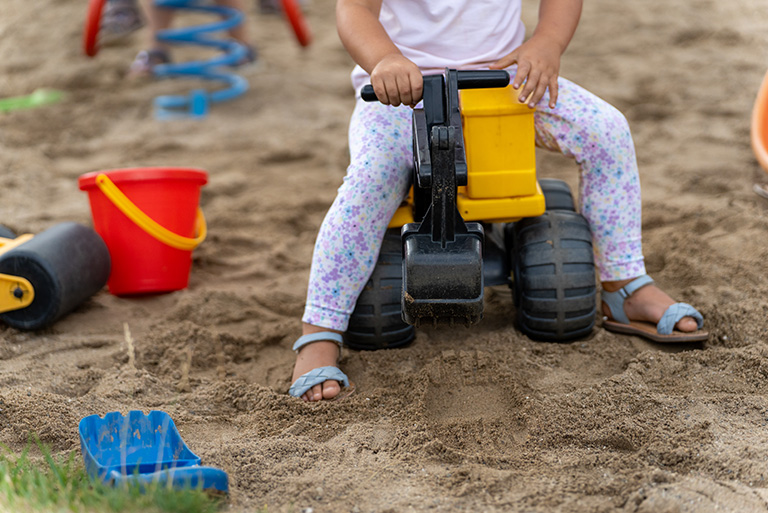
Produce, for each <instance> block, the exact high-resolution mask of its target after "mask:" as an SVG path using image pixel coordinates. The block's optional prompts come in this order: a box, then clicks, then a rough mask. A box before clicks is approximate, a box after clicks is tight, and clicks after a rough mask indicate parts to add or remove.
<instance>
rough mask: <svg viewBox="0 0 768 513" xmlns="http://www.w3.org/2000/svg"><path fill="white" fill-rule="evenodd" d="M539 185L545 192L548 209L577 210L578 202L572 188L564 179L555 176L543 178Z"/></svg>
mask: <svg viewBox="0 0 768 513" xmlns="http://www.w3.org/2000/svg"><path fill="white" fill-rule="evenodd" d="M539 185H540V186H541V190H542V192H543V193H544V201H546V205H547V210H568V211H570V212H575V211H576V204H575V203H574V201H573V196H572V195H571V188H570V187H568V184H567V183H565V182H564V181H562V180H556V179H554V178H541V179H540V180H539Z"/></svg>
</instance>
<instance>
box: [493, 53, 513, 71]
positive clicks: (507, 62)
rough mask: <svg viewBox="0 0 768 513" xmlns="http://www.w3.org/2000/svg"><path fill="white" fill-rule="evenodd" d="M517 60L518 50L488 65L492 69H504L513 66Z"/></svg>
mask: <svg viewBox="0 0 768 513" xmlns="http://www.w3.org/2000/svg"><path fill="white" fill-rule="evenodd" d="M516 62H517V52H513V53H510V54H509V55H505V56H504V57H502V58H501V59H499V60H498V61H496V62H494V63H493V64H491V65H490V66H488V67H489V68H490V69H504V68H508V67H510V66H512V65H513V64H514V63H516Z"/></svg>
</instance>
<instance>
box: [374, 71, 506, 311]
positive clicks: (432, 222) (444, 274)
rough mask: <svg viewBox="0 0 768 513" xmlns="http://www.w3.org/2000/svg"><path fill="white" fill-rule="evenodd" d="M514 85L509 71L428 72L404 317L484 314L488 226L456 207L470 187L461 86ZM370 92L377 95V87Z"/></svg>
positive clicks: (417, 122)
mask: <svg viewBox="0 0 768 513" xmlns="http://www.w3.org/2000/svg"><path fill="white" fill-rule="evenodd" d="M508 84H509V74H508V73H507V72H506V71H503V70H489V71H456V70H446V72H445V74H444V75H428V76H425V77H424V96H423V98H424V100H423V108H421V109H419V108H417V109H414V113H413V125H414V126H413V138H414V143H413V153H414V163H415V173H414V176H415V179H414V195H415V199H416V213H415V216H414V217H415V220H416V221H417V222H414V223H408V224H406V225H404V226H403V228H402V231H401V237H402V242H403V296H402V315H403V320H404V321H405V322H407V323H408V324H413V325H416V326H418V325H419V324H421V323H422V322H424V321H427V322H431V323H433V324H437V323H438V322H442V321H447V322H448V323H451V324H452V323H460V324H466V325H470V324H473V323H475V322H478V321H479V320H480V319H481V318H482V315H483V287H484V283H483V255H482V249H483V243H484V232H483V227H482V225H481V224H480V223H476V222H469V223H465V222H464V219H463V218H462V217H461V214H460V213H459V211H458V209H457V207H456V195H457V187H459V186H463V185H467V164H466V157H465V152H464V137H463V132H462V122H461V113H460V111H459V92H458V91H459V89H480V88H489V87H505V86H507V85H508ZM362 98H363V99H364V100H366V101H373V100H375V99H376V96H375V93H374V92H373V89H372V88H371V87H370V86H366V87H365V88H363V91H362ZM420 203H421V205H422V206H421V207H420V206H419V204H420ZM424 205H425V206H424Z"/></svg>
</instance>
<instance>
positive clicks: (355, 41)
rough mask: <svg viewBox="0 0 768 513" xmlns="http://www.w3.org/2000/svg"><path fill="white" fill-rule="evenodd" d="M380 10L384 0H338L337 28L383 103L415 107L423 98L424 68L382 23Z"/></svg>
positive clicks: (342, 40) (343, 41) (346, 46)
mask: <svg viewBox="0 0 768 513" xmlns="http://www.w3.org/2000/svg"><path fill="white" fill-rule="evenodd" d="M380 9H381V0H338V1H337V3H336V29H337V30H338V32H339V37H340V38H341V42H342V43H343V44H344V47H345V48H346V49H347V51H348V52H349V54H350V55H351V56H352V59H353V60H354V61H355V62H356V63H357V64H359V65H360V67H362V68H363V69H364V70H365V71H367V72H368V74H370V75H371V85H372V86H373V90H374V91H375V92H376V96H377V97H378V98H379V100H380V101H381V102H382V103H385V104H388V105H394V106H397V105H400V104H401V103H402V104H404V105H410V106H414V105H416V104H417V103H418V102H419V101H420V100H421V94H422V77H421V71H419V68H418V66H416V64H414V63H413V62H411V61H410V60H408V59H407V58H405V57H404V56H403V54H402V53H400V50H398V49H397V47H396V46H395V44H394V43H393V42H392V40H391V39H390V38H389V35H388V34H387V33H386V31H385V30H384V27H382V26H381V23H379V10H380Z"/></svg>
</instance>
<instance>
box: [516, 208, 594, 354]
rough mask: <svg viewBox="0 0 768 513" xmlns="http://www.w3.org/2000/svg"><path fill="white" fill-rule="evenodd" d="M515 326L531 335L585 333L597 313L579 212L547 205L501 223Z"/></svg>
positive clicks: (587, 237) (547, 337)
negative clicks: (540, 211)
mask: <svg viewBox="0 0 768 513" xmlns="http://www.w3.org/2000/svg"><path fill="white" fill-rule="evenodd" d="M506 242H507V245H508V247H509V246H511V247H510V252H509V254H510V260H511V262H510V267H511V269H512V274H513V280H512V281H513V283H512V293H513V298H514V302H515V306H516V310H517V313H516V324H517V326H518V329H520V331H522V332H523V333H524V334H526V335H528V337H530V338H531V339H534V340H540V341H547V342H570V341H572V340H575V339H579V338H583V337H586V336H587V335H589V334H590V333H591V331H592V329H593V327H594V325H595V317H596V313H597V287H596V283H595V265H594V254H593V252H592V235H591V233H590V230H589V224H588V223H587V220H586V219H585V218H584V217H583V216H582V215H580V214H577V213H575V212H568V211H565V210H552V211H548V212H545V213H544V215H541V216H539V217H534V218H527V219H522V220H520V221H518V222H516V223H512V224H509V225H507V227H506Z"/></svg>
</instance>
